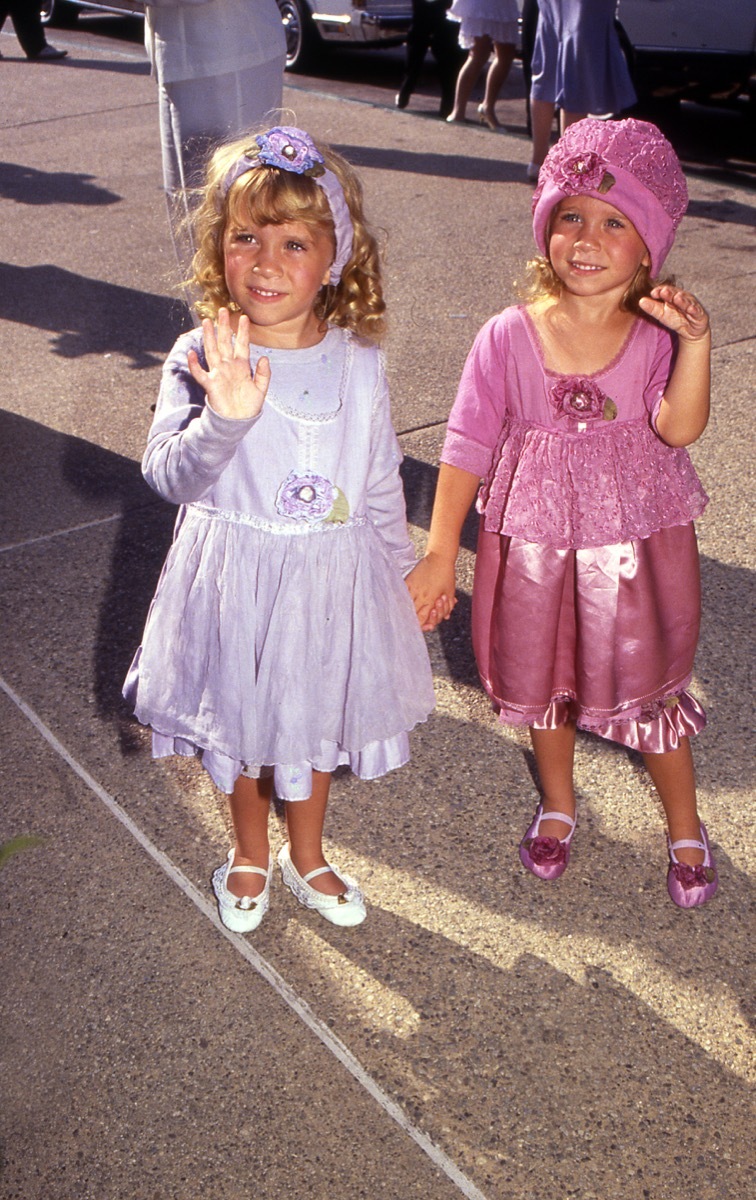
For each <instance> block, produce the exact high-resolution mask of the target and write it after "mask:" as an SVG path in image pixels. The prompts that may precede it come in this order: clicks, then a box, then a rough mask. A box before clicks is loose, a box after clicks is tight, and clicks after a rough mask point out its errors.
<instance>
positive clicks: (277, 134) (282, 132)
mask: <svg viewBox="0 0 756 1200" xmlns="http://www.w3.org/2000/svg"><path fill="white" fill-rule="evenodd" d="M255 141H256V142H257V145H258V146H259V147H260V152H259V158H260V162H262V163H265V165H266V167H279V168H280V169H281V170H282V171H293V172H294V174H295V175H312V176H317V175H322V174H324V167H323V163H324V161H325V160H324V158H323V155H322V154H321V153H320V151H319V150H318V148H317V146H316V145H315V143H314V142H313V140H312V138H311V137H310V135H309V134H308V133H305V132H304V130H302V129H295V128H294V127H293V126H291V125H276V126H275V128H274V129H269V130H268V132H267V133H261V134H259V135H258V136H257V137H256V138H255Z"/></svg>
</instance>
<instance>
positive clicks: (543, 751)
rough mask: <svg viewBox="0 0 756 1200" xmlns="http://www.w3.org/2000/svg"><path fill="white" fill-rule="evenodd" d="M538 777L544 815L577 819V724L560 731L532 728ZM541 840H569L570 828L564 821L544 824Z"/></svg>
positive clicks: (571, 724)
mask: <svg viewBox="0 0 756 1200" xmlns="http://www.w3.org/2000/svg"><path fill="white" fill-rule="evenodd" d="M530 740H531V742H532V743H533V751H534V753H535V758H536V765H537V767H538V775H539V777H540V780H541V787H542V788H543V810H544V812H562V813H565V814H566V815H567V816H568V817H574V816H575V785H574V780H573V763H574V758H575V723H574V721H570V722H568V723H567V724H566V725H560V726H559V727H558V728H557V729H531V730H530ZM538 832H539V835H540V836H541V837H556V838H560V839H561V838H566V837H567V835H568V833H569V832H570V827H569V825H567V824H566V823H565V822H564V821H542V822H541V825H540V828H539V831H538Z"/></svg>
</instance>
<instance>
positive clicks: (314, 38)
mask: <svg viewBox="0 0 756 1200" xmlns="http://www.w3.org/2000/svg"><path fill="white" fill-rule="evenodd" d="M277 3H278V7H279V9H280V11H281V20H282V21H283V27H284V33H285V34H286V70H287V71H304V69H305V68H306V67H308V66H309V65H310V63H311V62H312V60H313V58H314V57H315V51H316V50H317V48H318V46H319V44H320V35H319V34H318V31H317V29H316V28H315V24H314V22H313V19H312V16H311V15H310V10H309V8H308V7H307V4H306V2H305V0H277Z"/></svg>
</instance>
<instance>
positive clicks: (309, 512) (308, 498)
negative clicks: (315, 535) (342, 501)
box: [276, 471, 339, 521]
mask: <svg viewBox="0 0 756 1200" xmlns="http://www.w3.org/2000/svg"><path fill="white" fill-rule="evenodd" d="M338 491H339V489H338V488H337V487H334V485H333V484H332V483H331V482H330V480H328V479H326V478H325V477H324V476H323V475H316V474H315V473H314V472H312V471H310V472H308V473H307V474H306V475H300V474H299V472H298V471H291V472H290V473H289V475H287V477H286V479H284V481H283V483H282V484H281V487H280V488H279V491H278V495H277V496H276V509H277V511H278V512H279V513H280V514H281V516H282V517H293V518H294V520H295V521H322V520H324V519H325V518H326V517H327V516H328V514H329V513H330V512H331V510H332V508H333V506H334V503H335V501H336V499H337V498H338Z"/></svg>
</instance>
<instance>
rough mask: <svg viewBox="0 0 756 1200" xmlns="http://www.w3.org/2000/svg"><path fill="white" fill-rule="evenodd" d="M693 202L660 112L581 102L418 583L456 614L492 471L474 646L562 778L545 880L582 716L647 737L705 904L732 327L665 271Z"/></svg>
mask: <svg viewBox="0 0 756 1200" xmlns="http://www.w3.org/2000/svg"><path fill="white" fill-rule="evenodd" d="M686 207H687V189H686V185H685V179H684V177H683V174H682V171H681V169H680V165H679V163H678V161H677V158H676V156H675V153H674V151H673V149H672V147H671V146H670V144H669V143H668V142H667V140H666V139H665V138H664V137H663V136H662V134H661V133H660V132H659V130H658V129H656V127H655V126H653V125H650V124H648V123H646V122H643V121H636V120H626V121H617V122H614V121H597V120H591V119H588V120H583V121H579V122H577V123H576V124H574V125H571V126H570V127H569V128H568V129H567V130H566V132H565V133H564V135H563V137H562V138H561V140H560V141H559V142H558V143H557V144H556V145H555V146H554V147H553V149H552V150H551V151H550V153H549V155H548V157H547V158H546V160H545V163H544V166H543V168H542V171H541V175H540V179H539V184H538V187H537V189H536V192H535V195H534V199H533V228H534V233H535V240H536V243H537V245H538V248H539V250H540V251H541V255H542V257H541V258H540V259H538V260H536V262H535V266H534V269H535V272H536V275H535V284H534V288H533V292H532V296H531V299H530V303H529V304H527V305H521V306H516V307H513V308H509V309H506V310H505V311H504V312H503V313H500V314H499V315H498V316H496V317H494V318H493V319H492V320H490V321H489V322H488V323H487V324H486V325H485V326H484V328H483V329H482V330H481V332H480V334H479V335H478V337H477V339H476V341H475V344H474V346H473V349H472V351H471V353H470V356H469V358H468V361H467V364H466V366H465V369H464V373H463V376H462V381H461V384H460V388H459V392H458V395H457V400H456V402H455V405H454V408H453V409H452V413H451V417H450V420H449V428H448V433H447V437H446V442H445V446H444V450H443V453H442V466H441V471H440V475H439V483H438V491H437V495H436V501H435V505H434V510H433V518H432V522H431V529H430V535H429V540H428V549H427V554H426V557H425V559H424V561H423V562H422V563H421V564H420V566H419V567H418V568H417V570H416V571H415V572H414V573H413V575H412V576H411V577H410V580H409V586H410V590H411V591H412V594H413V597H414V599H415V604H416V608H417V611H418V616H419V618H420V620H421V622H425V621H426V620H427V619H428V618H429V615H430V613H431V610H432V609H433V608H434V606H435V608H436V613H435V615H434V617H433V619H434V620H435V619H437V618H438V617H440V616H445V615H446V614H447V613H448V611H449V605H448V604H446V605H445V604H444V603H443V602H442V601H441V599H440V598H441V597H442V596H443V595H444V594H446V595H447V596H449V597H453V589H454V564H455V560H456V556H457V552H458V548H459V537H460V531H461V527H462V523H463V520H464V517H465V515H466V513H467V510H468V508H469V505H470V503H471V501H472V499H473V497H474V496H475V493H476V491H477V490H478V486H479V483H480V480H481V478H482V479H483V480H484V482H483V486H482V488H481V490H480V494H479V497H478V510H479V512H480V513H481V524H480V534H479V540H478V552H477V561H476V569H475V580H474V584H473V615H472V626H473V645H474V650H475V655H476V660H477V663H478V668H479V671H480V674H481V679H482V681H483V685H484V687H485V688H486V690H487V692H488V693H489V695H490V696H491V698H492V700H493V702H494V706H495V708H496V710H497V711H498V713H499V715H500V719H501V720H502V721H504V722H508V723H511V724H515V725H528V726H529V727H530V733H531V738H532V743H533V748H534V752H535V757H536V762H537V765H538V772H539V775H540V781H541V787H542V791H543V801H542V803H540V804H539V805H538V808H537V812H536V814H535V818H534V820H533V822H532V824H531V825H530V828H529V829H528V830H527V833H526V834H525V837H524V839H523V841H522V843H521V846H520V857H521V859H522V862H523V863H524V865H525V866H526V867H527V868H528V870H530V871H532V872H533V873H534V874H535V875H537V876H538V877H539V878H541V879H546V880H551V879H556V878H558V876H560V875H561V874H562V872H563V871H564V870H565V868H566V867H567V864H568V862H569V855H570V843H571V841H572V836H573V833H574V830H575V821H576V814H575V792H574V781H573V757H574V747H575V731H576V728H577V727H578V726H579V727H580V728H582V729H587V730H591V731H592V732H594V733H598V734H600V735H601V736H603V737H606V738H609V739H610V740H612V741H616V742H619V743H621V744H622V745H625V746H629V747H632V748H633V749H635V750H639V751H640V752H641V753H642V754H643V758H644V761H645V764H646V767H647V769H648V771H649V773H650V775H651V778H652V780H653V782H654V784H655V786H656V788H657V791H658V793H659V796H660V798H661V801H662V804H663V806H664V810H665V814H666V817H667V824H668V849H669V869H668V890H669V894H670V896H671V898H672V900H673V901H674V902H675V904H677V905H679V906H680V907H682V908H691V907H694V906H696V905H699V904H703V903H705V901H707V900H708V899H709V898H710V897H711V896H712V895H713V894H714V892H715V891H716V888H717V873H716V869H715V867H714V863H713V860H712V855H711V850H710V847H709V842H708V839H707V834H706V829H705V827H704V825H703V824H702V823H701V822H700V820H699V816H698V810H697V802H696V785H695V776H694V770H693V760H692V755H691V750H690V737H691V735H693V734H696V733H698V732H699V730H700V729H702V727H703V725H704V723H705V716H704V713H703V710H702V709H701V707H700V705H699V703H698V701H697V700H696V699H695V698H694V697H693V696H692V695H691V693H690V692H689V691H688V685H689V683H690V679H691V673H692V669H693V658H694V654H695V649H696V643H697V639H698V628H699V618H700V584H699V564H698V551H697V545H696V537H695V531H694V528H693V520H694V518H696V517H698V516H699V515H700V514H701V512H702V511H703V509H704V506H705V504H706V496H705V494H704V492H703V489H702V487H701V484H700V482H699V480H698V477H697V476H696V473H695V471H694V469H693V466H692V464H691V461H690V458H689V457H688V454H687V451H686V450H685V449H684V447H685V446H687V445H689V444H690V443H692V442H694V441H695V440H696V439H697V438H698V437H699V436H700V435H701V433H702V432H703V430H704V428H705V427H706V423H707V420H708V414H709V377H710V357H711V334H710V330H709V320H708V316H707V314H706V312H705V311H704V309H703V308H702V306H701V305H700V304H699V302H698V301H697V300H696V299H695V297H694V296H692V295H690V294H689V293H687V292H684V291H680V290H679V289H678V288H676V287H674V286H672V285H671V284H670V283H655V282H654V277H656V276H657V275H658V272H659V269H660V267H661V265H662V262H663V261H664V258H665V257H666V255H667V253H668V251H669V249H670V247H671V246H672V242H673V240H674V236H675V231H676V229H677V226H678V225H679V222H680V220H681V219H682V216H683V213H684V212H685V209H686Z"/></svg>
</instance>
